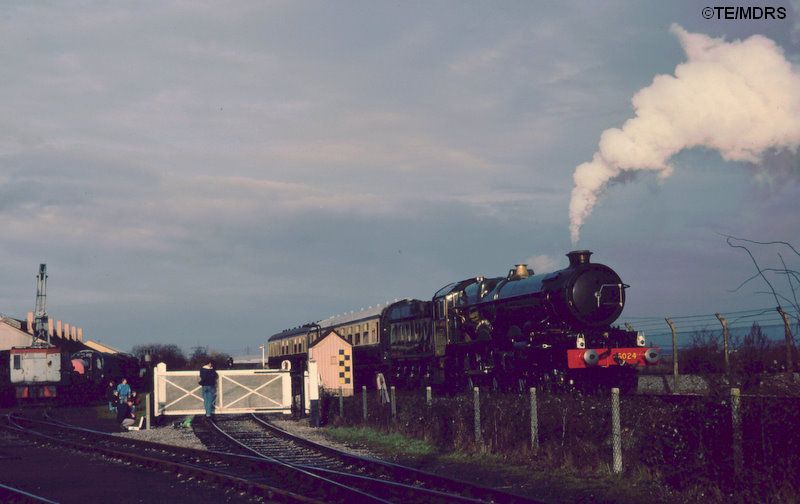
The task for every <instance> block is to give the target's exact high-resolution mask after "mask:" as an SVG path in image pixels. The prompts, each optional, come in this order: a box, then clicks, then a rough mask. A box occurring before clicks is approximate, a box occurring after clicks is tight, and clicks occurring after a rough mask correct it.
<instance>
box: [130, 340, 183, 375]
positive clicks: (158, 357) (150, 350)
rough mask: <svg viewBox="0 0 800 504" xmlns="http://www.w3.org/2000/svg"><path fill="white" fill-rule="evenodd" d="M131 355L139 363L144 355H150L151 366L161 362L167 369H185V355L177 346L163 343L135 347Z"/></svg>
mask: <svg viewBox="0 0 800 504" xmlns="http://www.w3.org/2000/svg"><path fill="white" fill-rule="evenodd" d="M131 353H132V354H133V355H134V356H136V357H137V358H138V359H139V360H140V361H141V360H143V359H144V356H145V355H146V354H150V356H151V357H152V360H151V362H152V363H153V365H155V364H158V363H159V362H163V363H164V364H166V365H167V369H184V368H185V367H186V355H184V353H183V350H181V349H180V347H179V346H178V345H173V344H164V343H149V344H145V345H136V346H134V347H133V348H132V349H131Z"/></svg>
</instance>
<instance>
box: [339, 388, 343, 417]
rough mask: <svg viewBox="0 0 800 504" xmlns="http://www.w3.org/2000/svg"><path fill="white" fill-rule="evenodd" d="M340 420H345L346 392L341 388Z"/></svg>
mask: <svg viewBox="0 0 800 504" xmlns="http://www.w3.org/2000/svg"><path fill="white" fill-rule="evenodd" d="M339 418H344V390H343V389H342V387H339Z"/></svg>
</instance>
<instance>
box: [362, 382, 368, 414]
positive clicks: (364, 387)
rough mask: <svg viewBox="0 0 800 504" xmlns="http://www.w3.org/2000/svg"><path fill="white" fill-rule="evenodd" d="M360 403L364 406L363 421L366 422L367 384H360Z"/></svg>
mask: <svg viewBox="0 0 800 504" xmlns="http://www.w3.org/2000/svg"><path fill="white" fill-rule="evenodd" d="M361 403H362V404H363V406H364V423H367V386H366V385H361Z"/></svg>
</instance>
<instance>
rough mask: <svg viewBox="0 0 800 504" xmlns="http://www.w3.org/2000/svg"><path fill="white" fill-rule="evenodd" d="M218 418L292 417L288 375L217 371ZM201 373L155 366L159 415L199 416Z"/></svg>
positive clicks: (154, 380) (239, 370)
mask: <svg viewBox="0 0 800 504" xmlns="http://www.w3.org/2000/svg"><path fill="white" fill-rule="evenodd" d="M217 373H218V374H219V380H217V400H216V402H215V404H214V410H215V413H217V414H223V415H224V414H238V413H264V412H275V413H285V414H289V413H290V412H291V407H292V390H291V387H292V386H291V379H290V377H289V372H287V371H280V370H275V369H231V370H222V371H217ZM199 381H200V372H199V371H167V366H166V364H164V363H161V364H159V365H158V366H156V369H155V373H154V374H153V391H154V400H155V414H156V415H200V414H203V413H204V412H205V409H204V408H203V391H202V387H201V386H200V384H199Z"/></svg>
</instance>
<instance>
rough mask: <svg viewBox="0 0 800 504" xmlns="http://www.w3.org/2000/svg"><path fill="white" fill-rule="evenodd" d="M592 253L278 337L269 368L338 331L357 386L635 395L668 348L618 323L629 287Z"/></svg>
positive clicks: (297, 357)
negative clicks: (642, 371) (550, 268)
mask: <svg viewBox="0 0 800 504" xmlns="http://www.w3.org/2000/svg"><path fill="white" fill-rule="evenodd" d="M591 254H592V253H591V252H590V251H588V250H577V251H573V252H570V253H568V254H567V257H568V258H569V266H568V267H566V268H564V269H562V270H559V271H555V272H552V273H546V274H542V275H535V274H534V272H533V271H531V270H530V269H529V268H528V267H527V265H524V264H519V265H517V266H516V267H515V268H512V269H511V270H509V272H508V274H507V275H506V276H505V277H494V278H485V277H482V276H478V277H473V278H468V279H465V280H462V281H458V282H453V283H451V284H449V285H447V286H445V287H443V288H441V289H439V290H438V291H437V292H436V293H435V294H434V295H433V297H432V299H431V300H430V301H428V300H417V299H405V300H402V301H396V302H395V303H391V304H389V305H387V306H385V307H380V306H379V307H376V308H371V309H369V310H364V311H361V312H357V313H354V314H350V315H348V316H344V317H332V318H330V319H326V320H321V321H319V322H318V323H315V324H306V325H305V326H302V327H299V328H295V329H290V330H286V331H282V332H280V333H278V334H275V335H273V336H271V337H270V338H269V354H270V366H271V367H279V366H280V363H281V362H282V361H283V360H289V361H292V363H293V365H294V366H295V367H296V366H298V365H301V366H302V363H303V361H304V359H305V356H306V355H307V354H306V352H307V349H308V346H309V345H313V342H314V340H315V339H316V338H315V336H316V337H317V338H318V337H320V336H322V335H327V334H328V333H329V332H330V331H336V333H337V334H338V335H340V336H341V337H343V338H345V339H346V340H347V341H348V342H350V343H351V344H352V345H353V347H354V348H353V366H355V373H354V385H355V386H356V387H360V386H361V385H367V386H368V387H372V386H374V384H375V378H374V377H375V375H376V374H377V373H382V374H383V376H384V377H385V378H386V381H387V382H389V384H390V385H397V386H400V387H417V386H424V385H433V386H442V387H446V388H459V387H469V388H472V387H474V386H491V387H492V388H494V389H513V388H519V389H524V388H527V387H528V386H534V385H536V386H544V387H554V388H557V387H563V386H566V385H574V386H577V387H580V388H594V387H604V386H619V387H621V388H623V389H631V388H632V387H633V386H634V385H635V382H636V369H637V368H639V367H643V366H650V365H655V364H657V363H658V361H659V351H658V349H656V348H651V347H648V346H647V344H646V340H645V337H644V335H643V334H642V333H640V332H636V331H634V330H630V329H621V328H619V327H614V326H612V325H611V324H612V323H613V322H614V321H615V320H617V318H618V317H619V316H620V314H621V313H622V310H623V308H624V306H625V289H626V288H628V286H627V285H625V284H624V283H623V282H622V280H621V279H620V277H619V275H618V274H617V273H616V272H615V271H614V270H613V269H611V268H610V267H608V266H605V265H603V264H597V263H592V262H591V261H590V256H591ZM315 328H316V329H317V330H316V332H314V329H315ZM323 331H325V332H324V334H323Z"/></svg>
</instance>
